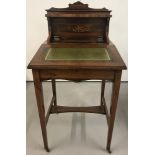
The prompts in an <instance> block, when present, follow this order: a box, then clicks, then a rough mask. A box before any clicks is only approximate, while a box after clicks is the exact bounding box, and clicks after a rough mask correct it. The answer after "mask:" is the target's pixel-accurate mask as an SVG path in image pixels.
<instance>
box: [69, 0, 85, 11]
mask: <svg viewBox="0 0 155 155" xmlns="http://www.w3.org/2000/svg"><path fill="white" fill-rule="evenodd" d="M69 9H88V4H83V3H82V2H80V1H77V2H75V3H73V4H69Z"/></svg>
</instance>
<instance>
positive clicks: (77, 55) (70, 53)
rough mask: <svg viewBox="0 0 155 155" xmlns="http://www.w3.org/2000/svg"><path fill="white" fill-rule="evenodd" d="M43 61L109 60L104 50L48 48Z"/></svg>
mask: <svg viewBox="0 0 155 155" xmlns="http://www.w3.org/2000/svg"><path fill="white" fill-rule="evenodd" d="M45 60H111V59H110V56H109V54H108V51H107V49H106V48H50V49H48V51H47V54H46V56H45Z"/></svg>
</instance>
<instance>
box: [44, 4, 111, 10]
mask: <svg viewBox="0 0 155 155" xmlns="http://www.w3.org/2000/svg"><path fill="white" fill-rule="evenodd" d="M78 10H80V11H105V12H111V11H110V10H108V9H106V8H102V9H95V8H94V9H93V8H89V7H88V4H84V3H82V2H80V1H77V2H75V3H73V4H69V7H67V8H54V7H52V8H50V9H47V10H46V11H47V12H53V11H78Z"/></svg>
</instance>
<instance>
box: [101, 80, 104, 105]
mask: <svg viewBox="0 0 155 155" xmlns="http://www.w3.org/2000/svg"><path fill="white" fill-rule="evenodd" d="M104 90H105V80H102V82H101V106H102V105H103V102H102V98H103V97H104Z"/></svg>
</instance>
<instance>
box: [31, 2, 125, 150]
mask: <svg viewBox="0 0 155 155" xmlns="http://www.w3.org/2000/svg"><path fill="white" fill-rule="evenodd" d="M80 11H81V12H82V13H81V12H80ZM47 12H48V13H47V15H46V16H47V18H48V27H49V36H48V39H47V41H46V42H45V43H43V44H42V45H41V47H40V48H39V50H38V51H37V53H36V54H35V56H34V57H33V59H32V60H31V62H30V64H29V65H28V68H29V69H32V72H33V79H34V86H35V93H36V99H37V105H38V112H39V117H40V124H41V129H42V136H43V142H44V147H45V149H46V151H49V148H48V141H47V131H46V125H47V122H48V119H49V116H50V114H53V113H64V112H88V113H98V114H104V115H106V119H107V124H108V136H107V146H106V149H107V151H108V152H109V153H110V152H111V150H110V146H111V140H112V132H113V127H114V120H115V114H116V108H117V101H118V96H119V89H120V81H121V74H122V70H124V69H126V65H125V64H124V62H123V60H122V58H121V56H120V55H119V53H118V51H117V49H116V47H115V46H114V44H112V43H111V42H110V41H109V39H108V30H109V19H110V17H111V15H110V11H109V10H107V9H105V8H103V9H101V10H99V9H98V10H97V9H94V10H93V9H90V8H88V5H87V4H83V3H81V2H76V3H74V4H70V5H69V8H66V9H55V8H51V9H49V10H47ZM70 12H71V13H70ZM79 12H80V14H79ZM64 18H67V19H65V20H64ZM70 18H71V20H70ZM75 18H78V20H75ZM90 18H91V20H90ZM52 21H54V22H52ZM64 21H65V22H64ZM94 21H95V22H94ZM102 26H103V27H102ZM95 28H96V29H95ZM52 30H53V31H52ZM95 30H96V31H95ZM64 48H68V49H69V48H70V49H71V48H72V49H74V50H75V49H78V50H79V51H77V54H78V55H79V52H80V49H82V51H83V52H85V50H87V52H88V53H89V51H90V50H92V51H93V49H95V51H96V52H98V50H99V49H100V50H101V54H102V56H101V57H102V58H100V56H98V57H95V56H94V57H93V55H91V54H90V55H91V56H90V57H89V56H88V57H87V56H86V58H85V60H83V57H82V56H83V55H79V58H78V59H77V60H76V59H75V58H76V57H75V55H72V56H73V57H72V56H70V55H69V57H67V59H66V56H65V58H64V55H63V56H62V57H61V54H60V55H56V56H55V57H54V56H48V53H49V50H51V49H53V50H54V51H55V52H58V51H59V50H60V49H61V51H62V49H63V50H64ZM103 49H104V50H103ZM102 50H103V52H105V51H106V52H107V53H108V56H109V57H108V56H107V55H103V53H102ZM65 51H68V50H65ZM69 51H70V50H69ZM63 52H64V51H63ZM107 53H106V54H107ZM61 58H62V59H61ZM103 59H105V60H103ZM56 79H66V80H73V81H81V80H88V79H95V80H101V81H102V86H101V102H100V103H99V105H98V106H92V107H65V106H59V105H58V104H57V97H56V83H55V80H56ZM44 80H52V89H53V97H52V100H51V104H50V106H49V109H48V111H47V113H46V114H45V108H44V100H43V89H42V81H44ZM105 80H110V81H112V82H113V88H112V96H111V106H110V111H109V110H108V108H107V105H106V101H105V98H104V89H105ZM92 123H93V122H92ZM101 134H102V133H101Z"/></svg>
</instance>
